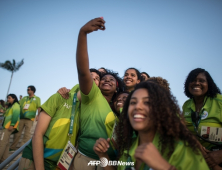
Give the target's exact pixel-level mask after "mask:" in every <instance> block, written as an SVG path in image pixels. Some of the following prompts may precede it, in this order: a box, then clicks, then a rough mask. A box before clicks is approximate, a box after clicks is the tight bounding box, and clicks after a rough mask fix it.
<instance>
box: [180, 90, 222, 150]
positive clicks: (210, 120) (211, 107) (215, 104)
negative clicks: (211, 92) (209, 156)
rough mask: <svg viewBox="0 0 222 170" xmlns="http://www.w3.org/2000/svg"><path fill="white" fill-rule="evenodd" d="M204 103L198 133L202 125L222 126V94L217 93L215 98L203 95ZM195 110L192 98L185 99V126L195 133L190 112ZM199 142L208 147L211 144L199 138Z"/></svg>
mask: <svg viewBox="0 0 222 170" xmlns="http://www.w3.org/2000/svg"><path fill="white" fill-rule="evenodd" d="M204 102H205V105H204V106H203V108H202V109H201V111H200V114H201V115H202V116H201V120H200V124H199V126H198V133H199V134H200V131H201V128H202V126H209V127H219V128H221V127H222V95H220V94H217V96H216V97H215V98H210V97H205V99H204ZM192 111H193V112H195V111H196V109H195V103H194V100H193V99H189V100H187V101H186V102H185V103H184V105H183V115H184V118H185V120H186V123H187V128H188V129H189V130H190V131H191V132H192V133H193V134H194V135H196V132H195V130H194V126H193V123H192V119H191V112H192ZM200 142H201V144H202V145H203V146H204V147H206V148H207V149H210V148H211V147H212V146H214V145H213V144H210V143H208V142H204V141H203V140H201V139H200Z"/></svg>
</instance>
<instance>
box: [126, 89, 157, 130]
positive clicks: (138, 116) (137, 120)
mask: <svg viewBox="0 0 222 170" xmlns="http://www.w3.org/2000/svg"><path fill="white" fill-rule="evenodd" d="M128 116H129V120H130V124H131V126H132V127H133V129H134V130H136V131H138V132H139V131H148V130H150V129H151V128H152V126H153V124H152V121H150V106H149V94H148V92H147V90H146V89H144V88H141V89H138V90H136V91H135V92H134V93H133V95H132V97H131V99H130V102H129V107H128Z"/></svg>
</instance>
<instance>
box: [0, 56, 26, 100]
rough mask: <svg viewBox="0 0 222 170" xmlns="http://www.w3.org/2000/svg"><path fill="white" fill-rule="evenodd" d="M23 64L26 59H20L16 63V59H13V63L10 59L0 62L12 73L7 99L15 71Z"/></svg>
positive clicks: (0, 65)
mask: <svg viewBox="0 0 222 170" xmlns="http://www.w3.org/2000/svg"><path fill="white" fill-rule="evenodd" d="M23 64H24V59H22V61H20V62H18V63H16V62H15V60H14V59H13V62H12V63H11V61H9V60H7V61H6V62H4V63H0V67H1V68H3V69H6V70H8V71H10V72H11V73H12V75H11V80H10V83H9V87H8V91H7V95H6V100H7V96H8V92H9V89H10V86H11V82H12V77H13V73H14V72H16V71H18V70H19V69H20V67H21V66H22V65H23Z"/></svg>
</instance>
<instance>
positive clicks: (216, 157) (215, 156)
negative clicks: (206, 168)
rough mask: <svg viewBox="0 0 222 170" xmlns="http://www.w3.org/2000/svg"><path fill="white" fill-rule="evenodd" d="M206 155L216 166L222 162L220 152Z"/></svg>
mask: <svg viewBox="0 0 222 170" xmlns="http://www.w3.org/2000/svg"><path fill="white" fill-rule="evenodd" d="M208 154H209V155H210V157H211V158H212V159H213V160H214V161H215V163H216V164H217V165H218V164H220V163H221V162H222V150H218V151H212V152H208Z"/></svg>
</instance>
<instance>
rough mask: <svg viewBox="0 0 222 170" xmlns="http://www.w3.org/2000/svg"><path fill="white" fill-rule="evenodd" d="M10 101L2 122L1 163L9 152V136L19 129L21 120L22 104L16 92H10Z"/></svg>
mask: <svg viewBox="0 0 222 170" xmlns="http://www.w3.org/2000/svg"><path fill="white" fill-rule="evenodd" d="M7 101H8V103H9V105H8V109H7V110H6V112H5V114H4V122H3V124H2V126H3V130H2V135H1V137H0V163H1V162H3V161H4V160H5V159H6V158H7V157H8V152H9V138H10V135H11V134H12V133H13V132H16V131H18V125H19V120H20V118H19V117H20V106H19V104H18V99H17V97H16V95H15V94H9V95H8V96H7Z"/></svg>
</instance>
